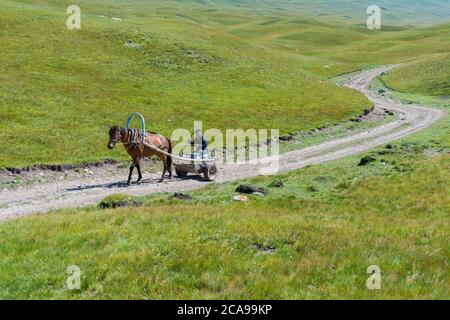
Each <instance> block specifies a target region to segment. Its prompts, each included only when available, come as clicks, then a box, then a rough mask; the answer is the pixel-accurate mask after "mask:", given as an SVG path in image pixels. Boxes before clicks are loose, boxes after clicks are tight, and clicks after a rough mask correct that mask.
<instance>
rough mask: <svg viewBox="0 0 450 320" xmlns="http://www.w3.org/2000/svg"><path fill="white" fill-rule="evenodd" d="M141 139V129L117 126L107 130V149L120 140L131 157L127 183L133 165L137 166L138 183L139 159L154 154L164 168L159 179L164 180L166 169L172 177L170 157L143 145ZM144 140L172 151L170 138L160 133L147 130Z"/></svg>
mask: <svg viewBox="0 0 450 320" xmlns="http://www.w3.org/2000/svg"><path fill="white" fill-rule="evenodd" d="M141 141H142V131H141V130H137V129H125V128H121V127H119V126H114V127H111V129H110V130H109V142H108V149H113V148H114V146H115V145H116V143H117V142H122V144H123V146H124V147H125V149H126V150H127V152H128V154H129V155H130V156H131V158H132V159H133V162H132V163H131V166H130V174H129V176H128V181H127V184H128V185H130V184H131V176H132V175H133V170H134V168H135V167H136V168H137V170H138V174H139V177H138V180H137V181H136V183H139V182H140V181H141V180H142V173H141V166H140V164H139V161H140V160H141V159H143V158H150V157H152V156H154V155H156V156H158V157H159V158H160V159H161V161H162V162H163V164H164V170H163V173H162V176H161V180H160V181H164V176H165V174H166V171H168V172H169V178H172V157H171V156H168V155H166V154H164V153H161V152H158V151H157V150H154V149H152V148H149V147H147V146H145V145H144V144H142V143H141ZM144 142H145V143H147V144H150V145H153V146H155V147H157V148H158V149H160V150H163V151H165V152H167V153H172V144H171V142H170V140H169V139H167V138H166V137H164V136H162V135H160V134H157V133H154V132H151V133H148V132H147V133H146V134H145V139H144Z"/></svg>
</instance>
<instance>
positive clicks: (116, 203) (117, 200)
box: [98, 194, 141, 209]
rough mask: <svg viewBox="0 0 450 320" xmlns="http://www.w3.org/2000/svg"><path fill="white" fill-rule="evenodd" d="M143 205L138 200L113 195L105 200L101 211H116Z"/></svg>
mask: <svg viewBox="0 0 450 320" xmlns="http://www.w3.org/2000/svg"><path fill="white" fill-rule="evenodd" d="M140 204H141V201H140V200H138V199H137V198H135V197H133V196H129V195H121V194H116V195H111V196H109V197H106V198H105V199H103V200H102V201H101V202H100V203H99V204H98V206H99V208H101V209H115V208H125V207H136V206H138V205H140Z"/></svg>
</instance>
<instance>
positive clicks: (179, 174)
mask: <svg viewBox="0 0 450 320" xmlns="http://www.w3.org/2000/svg"><path fill="white" fill-rule="evenodd" d="M175 172H176V174H177V176H179V177H186V176H187V174H188V173H187V172H186V171H180V170H175Z"/></svg>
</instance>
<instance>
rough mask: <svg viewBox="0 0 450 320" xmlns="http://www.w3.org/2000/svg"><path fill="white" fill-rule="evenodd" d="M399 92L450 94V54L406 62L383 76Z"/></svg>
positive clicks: (432, 94)
mask: <svg viewBox="0 0 450 320" xmlns="http://www.w3.org/2000/svg"><path fill="white" fill-rule="evenodd" d="M383 81H384V83H385V84H386V85H387V86H388V87H390V88H392V89H394V90H396V91H399V92H402V93H404V92H408V93H417V94H422V95H428V96H450V54H440V55H436V56H432V57H429V58H426V59H423V60H419V61H415V62H411V63H408V64H405V65H403V66H401V67H399V68H397V69H395V70H393V71H392V72H390V73H388V74H387V75H386V76H385V77H384V78H383Z"/></svg>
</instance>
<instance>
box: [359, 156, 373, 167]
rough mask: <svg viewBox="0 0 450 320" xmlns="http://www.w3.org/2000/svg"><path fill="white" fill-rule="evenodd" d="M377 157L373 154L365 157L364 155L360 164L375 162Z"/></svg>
mask: <svg viewBox="0 0 450 320" xmlns="http://www.w3.org/2000/svg"><path fill="white" fill-rule="evenodd" d="M376 160H377V159H375V158H374V157H372V156H370V155H369V156H365V157H362V158H361V160H360V161H359V163H358V166H360V167H361V166H365V165H367V164H369V163H371V162H374V161H376Z"/></svg>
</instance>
